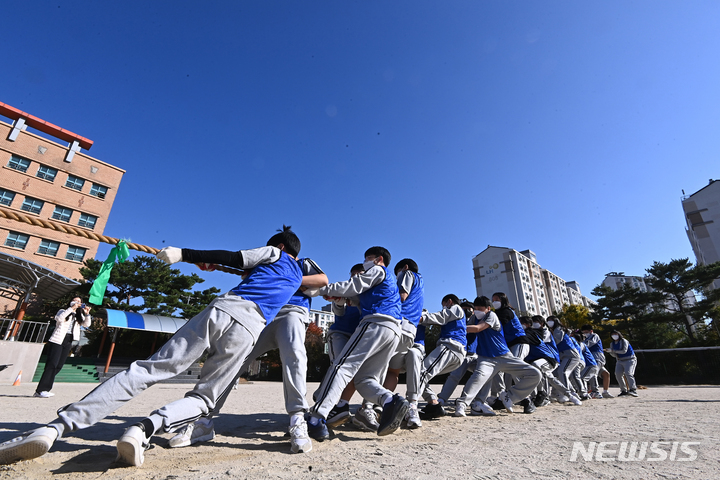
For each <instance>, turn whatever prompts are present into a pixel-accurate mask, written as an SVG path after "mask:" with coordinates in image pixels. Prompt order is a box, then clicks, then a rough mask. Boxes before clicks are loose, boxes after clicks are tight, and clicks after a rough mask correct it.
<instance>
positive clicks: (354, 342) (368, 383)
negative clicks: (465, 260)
mask: <svg viewBox="0 0 720 480" xmlns="http://www.w3.org/2000/svg"><path fill="white" fill-rule="evenodd" d="M389 263H390V252H388V250H387V249H385V248H383V247H371V248H369V249H368V250H367V251H366V252H365V262H364V263H363V268H364V269H365V272H364V273H362V274H360V275H357V276H356V277H353V278H351V279H350V280H347V281H344V282H337V283H331V284H330V285H328V286H326V287H323V288H321V289H319V290H316V291H314V292H310V291H308V290H306V291H305V294H310V295H322V296H325V297H328V298H332V299H335V298H347V299H349V300H350V302H351V303H353V304H357V305H358V306H359V307H360V312H361V315H362V320H361V321H360V324H359V326H358V328H357V329H356V330H355V333H353V335H352V337H351V338H350V340H349V341H348V343H347V345H346V346H345V348H344V349H343V351H342V352H341V353H340V356H339V357H337V358H336V359H335V361H334V362H333V364H332V366H331V367H330V371H329V372H328V373H327V374H326V375H325V378H324V379H323V381H322V384H321V385H320V389H319V390H318V394H317V399H316V403H315V406H313V407H312V409H311V410H310V419H309V421H308V431H309V433H310V436H311V437H312V438H314V439H316V440H318V441H323V440H326V439H328V438H330V433H329V431H328V429H327V425H326V419H327V417H328V415H329V413H330V412H331V411H332V409H333V408H334V407H335V405H336V404H337V403H338V401H339V400H340V396H341V395H342V392H343V390H345V387H346V386H347V384H348V383H350V381H352V380H353V378H354V382H355V388H356V389H357V391H358V393H359V394H360V395H362V396H363V398H364V399H366V400H368V401H371V402H373V403H375V404H377V405H380V406H382V408H383V413H382V415H381V416H380V420H379V422H378V423H379V427H378V431H377V434H378V435H380V436H383V435H389V434H391V433H393V432H394V431H395V430H397V429H398V428H400V423H401V422H402V420H403V418H404V417H405V414H406V413H407V411H408V408H409V407H410V405H409V404H408V402H407V400H405V398H403V397H402V396H400V395H398V394H395V395H393V393H392V392H391V391H389V390H388V389H386V388H384V387H383V386H382V384H381V383H380V382H381V378H382V375H383V373H384V372H385V369H386V368H387V366H388V363H389V361H390V357H391V356H392V354H393V353H394V352H395V348H396V347H397V344H398V342H399V340H400V334H401V327H400V324H401V322H402V316H401V314H400V293H399V290H398V287H397V283H396V279H395V275H393V273H392V272H391V271H389V270H388V268H387V265H388V264H389Z"/></svg>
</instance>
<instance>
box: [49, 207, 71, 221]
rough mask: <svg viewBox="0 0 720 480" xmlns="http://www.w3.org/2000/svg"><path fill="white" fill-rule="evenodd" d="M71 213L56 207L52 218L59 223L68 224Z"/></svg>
mask: <svg viewBox="0 0 720 480" xmlns="http://www.w3.org/2000/svg"><path fill="white" fill-rule="evenodd" d="M72 213H73V211H72V210H70V209H69V208H65V207H60V206H56V207H55V211H54V212H53V214H52V218H53V219H55V220H60V221H61V222H69V221H70V217H71V216H72Z"/></svg>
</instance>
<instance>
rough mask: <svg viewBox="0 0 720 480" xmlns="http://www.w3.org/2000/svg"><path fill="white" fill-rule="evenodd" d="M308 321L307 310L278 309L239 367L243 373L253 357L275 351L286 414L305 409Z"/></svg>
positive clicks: (286, 306)
mask: <svg viewBox="0 0 720 480" xmlns="http://www.w3.org/2000/svg"><path fill="white" fill-rule="evenodd" d="M309 322H310V320H309V312H308V310H307V309H306V308H304V307H298V306H297V305H285V306H284V307H283V308H282V309H280V313H278V316H277V317H275V320H273V321H272V322H271V323H270V324H268V326H266V327H265V329H264V330H263V331H262V333H260V337H259V338H258V340H257V343H256V344H255V347H254V348H253V349H252V352H251V353H250V356H249V357H248V359H247V361H246V362H245V365H243V368H242V370H243V373H244V372H245V371H246V370H247V368H248V367H249V366H250V363H252V362H253V361H254V360H255V359H256V358H258V357H260V356H262V355H264V354H265V353H267V352H269V351H270V350H274V349H276V348H277V349H278V350H279V351H280V361H281V362H282V378H283V394H284V396H285V410H286V411H287V413H288V414H289V415H292V414H294V413H298V412H305V411H307V410H308V404H307V401H306V400H305V394H306V393H307V384H306V382H305V380H306V377H307V351H306V350H305V331H306V330H307V324H308V323H309Z"/></svg>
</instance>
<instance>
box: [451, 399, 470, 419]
mask: <svg viewBox="0 0 720 480" xmlns="http://www.w3.org/2000/svg"><path fill="white" fill-rule="evenodd" d="M465 408H467V405H465V402H460V401H456V402H455V413H453V417H464V416H465Z"/></svg>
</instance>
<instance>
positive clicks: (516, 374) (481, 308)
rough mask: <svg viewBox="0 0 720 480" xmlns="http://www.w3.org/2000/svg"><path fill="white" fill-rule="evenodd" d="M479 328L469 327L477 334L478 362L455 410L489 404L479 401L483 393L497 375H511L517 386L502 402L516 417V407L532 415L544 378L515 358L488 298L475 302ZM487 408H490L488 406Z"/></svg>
mask: <svg viewBox="0 0 720 480" xmlns="http://www.w3.org/2000/svg"><path fill="white" fill-rule="evenodd" d="M473 306H474V308H475V316H476V317H477V318H478V320H479V322H478V323H477V325H469V326H468V327H467V331H468V333H477V334H478V336H477V339H478V347H477V348H478V350H477V352H478V360H477V366H476V367H475V371H474V372H473V374H472V375H471V376H470V379H469V380H468V381H467V383H466V384H465V388H464V389H463V392H462V394H461V395H460V397H458V399H457V400H456V401H455V410H456V411H458V410H464V409H465V408H466V407H467V405H468V404H470V403H471V402H473V401H474V400H475V401H476V402H482V403H486V402H485V401H484V399H482V398H481V399H476V396H477V395H478V393H480V390H482V389H483V387H484V386H485V384H487V382H488V381H489V380H490V379H491V378H492V377H493V375H495V374H497V373H509V374H510V375H512V377H513V378H514V379H515V384H514V385H513V386H512V387H509V388H507V389H506V390H505V391H504V392H501V393H500V395H499V396H498V398H499V400H500V401H501V402H502V403H503V405H504V406H505V410H507V412H508V413H513V405H514V404H515V403H517V402H524V406H525V407H526V408H525V412H526V413H532V412H533V411H534V410H535V408H534V405H532V404H531V402H530V401H529V398H528V397H529V396H530V394H531V393H532V392H533V390H535V387H537V385H538V383H539V382H540V378H541V377H542V375H541V374H540V371H539V370H538V369H537V368H535V367H533V366H532V365H528V364H527V363H525V362H524V361H522V360H520V359H519V358H516V357H515V356H513V354H512V353H510V350H509V349H508V347H507V343H506V342H505V337H504V336H503V334H502V326H501V325H500V320H499V319H498V317H497V315H495V312H493V311H492V308H491V307H492V302H491V301H490V299H489V298H487V297H484V296H483V297H477V298H476V299H475V301H474V302H473ZM483 408H488V407H487V404H486V405H485V407H483Z"/></svg>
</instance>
